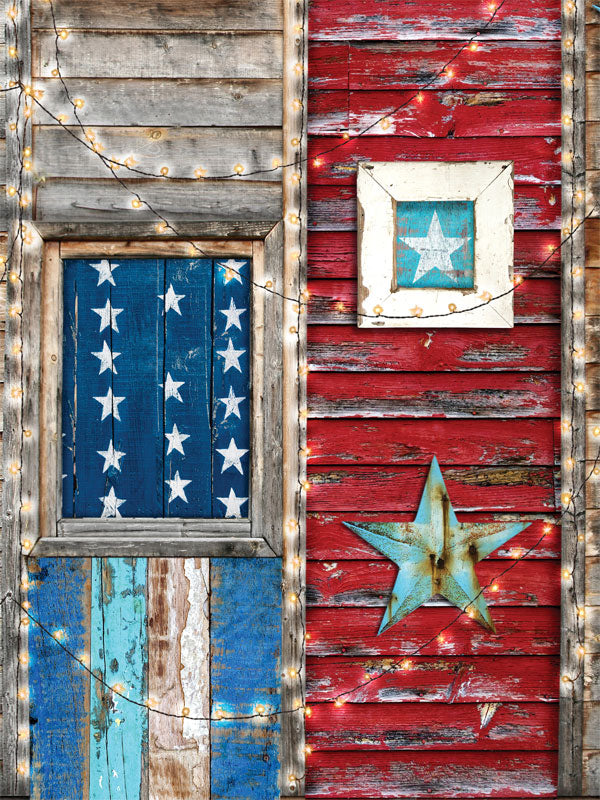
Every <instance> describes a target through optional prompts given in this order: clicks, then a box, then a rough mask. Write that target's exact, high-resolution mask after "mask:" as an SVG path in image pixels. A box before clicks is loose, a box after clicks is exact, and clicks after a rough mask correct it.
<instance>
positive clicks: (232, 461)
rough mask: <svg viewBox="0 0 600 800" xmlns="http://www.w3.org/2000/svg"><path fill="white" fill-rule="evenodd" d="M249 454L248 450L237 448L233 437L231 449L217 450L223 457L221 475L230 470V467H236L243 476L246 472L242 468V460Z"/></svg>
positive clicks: (230, 443)
mask: <svg viewBox="0 0 600 800" xmlns="http://www.w3.org/2000/svg"><path fill="white" fill-rule="evenodd" d="M247 452H248V451H247V450H244V449H242V448H239V447H237V445H236V443H235V439H234V438H233V437H232V438H231V441H230V442H229V447H227V448H226V449H221V450H219V448H217V453H219V455H222V456H223V466H222V467H221V473H223V472H225V470H226V469H229V467H235V468H236V469H237V471H238V472H239V473H240V475H243V474H244V470H243V468H242V462H241V458H242V456H243V455H244V454H245V453H247Z"/></svg>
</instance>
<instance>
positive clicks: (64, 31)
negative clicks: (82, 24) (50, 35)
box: [58, 28, 69, 42]
mask: <svg viewBox="0 0 600 800" xmlns="http://www.w3.org/2000/svg"><path fill="white" fill-rule="evenodd" d="M58 35H59V36H60V38H61V39H62V40H63V42H64V41H65V39H68V38H69V31H68V30H67V29H66V28H63V29H62V31H60V33H59V34H58Z"/></svg>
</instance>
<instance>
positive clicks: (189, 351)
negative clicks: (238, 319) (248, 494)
mask: <svg viewBox="0 0 600 800" xmlns="http://www.w3.org/2000/svg"><path fill="white" fill-rule="evenodd" d="M212 271H213V266H212V261H210V260H209V259H178V260H176V259H169V260H168V261H167V262H166V265H165V273H164V274H165V281H164V289H163V292H164V293H165V296H166V298H167V300H166V303H165V307H166V309H167V310H166V313H165V316H164V319H165V361H164V368H163V381H164V383H165V393H164V410H163V414H164V434H163V449H164V483H163V493H164V516H166V517H186V516H190V510H193V511H192V514H195V515H197V516H200V517H210V516H211V451H210V373H211V358H212V339H211V316H212V280H213V278H212ZM169 450H170V452H169Z"/></svg>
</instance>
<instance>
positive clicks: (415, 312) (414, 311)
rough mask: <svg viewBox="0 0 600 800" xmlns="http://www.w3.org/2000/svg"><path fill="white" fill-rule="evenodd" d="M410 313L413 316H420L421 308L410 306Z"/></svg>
mask: <svg viewBox="0 0 600 800" xmlns="http://www.w3.org/2000/svg"><path fill="white" fill-rule="evenodd" d="M410 313H411V314H412V315H413V317H420V316H421V314H422V313H423V309H422V308H420V307H419V306H415V307H414V308H411V310H410Z"/></svg>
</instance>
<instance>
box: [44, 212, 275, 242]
mask: <svg viewBox="0 0 600 800" xmlns="http://www.w3.org/2000/svg"><path fill="white" fill-rule="evenodd" d="M278 221H279V218H278V217H272V218H270V219H266V220H256V221H248V220H244V219H240V218H238V219H236V220H214V221H206V220H200V219H198V220H196V221H191V222H178V223H177V226H176V227H177V232H178V234H179V237H176V236H175V235H174V234H173V235H171V236H167V235H165V234H159V233H158V232H157V230H156V223H155V222H114V223H113V222H111V223H106V222H89V221H88V222H84V223H82V222H74V221H65V220H61V221H59V222H41V221H39V220H37V221H36V229H37V230H38V232H39V234H40V236H41V237H42V238H43V239H44V240H45V241H49V240H52V239H58V240H59V241H64V240H69V239H76V240H80V241H82V242H83V241H93V242H94V243H95V245H94V246H101V244H100V241H99V240H102V241H103V242H104V244H105V245H106V246H107V247H110V245H109V244H107V243H112V241H114V240H120V241H124V240H133V239H144V240H146V241H153V242H158V241H161V242H173V243H175V242H176V241H177V238H186V239H192V240H194V239H207V240H211V239H224V240H227V242H229V241H230V240H239V239H264V238H265V237H266V236H267V235H268V233H269V231H270V230H272V228H273V226H274V225H276V224H277V223H278ZM234 246H235V241H234Z"/></svg>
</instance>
